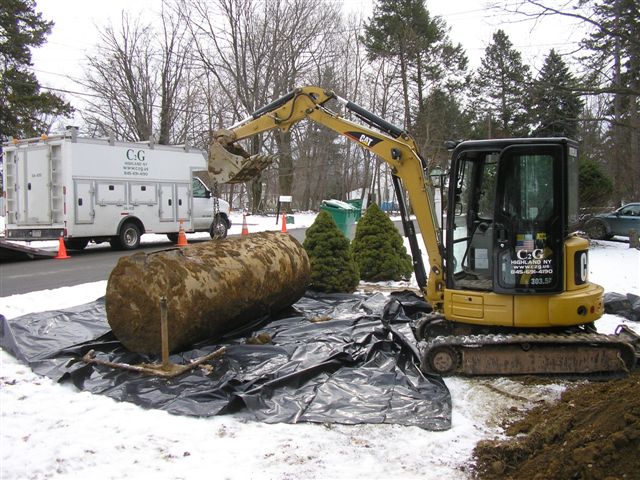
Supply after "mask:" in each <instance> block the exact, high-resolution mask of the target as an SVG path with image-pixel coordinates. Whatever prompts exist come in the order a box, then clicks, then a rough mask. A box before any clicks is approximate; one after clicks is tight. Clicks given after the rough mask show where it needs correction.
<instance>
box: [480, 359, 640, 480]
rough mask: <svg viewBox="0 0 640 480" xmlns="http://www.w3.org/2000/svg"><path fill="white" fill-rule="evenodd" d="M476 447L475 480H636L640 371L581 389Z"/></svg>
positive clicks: (638, 473) (639, 455)
mask: <svg viewBox="0 0 640 480" xmlns="http://www.w3.org/2000/svg"><path fill="white" fill-rule="evenodd" d="M506 433H507V435H508V436H509V437H511V438H509V439H507V440H504V441H494V440H487V441H483V442H480V443H478V445H477V446H476V448H475V451H474V455H475V461H476V465H475V466H476V477H477V478H478V479H525V478H526V479H534V480H538V479H539V480H542V479H545V480H546V479H556V480H562V479H585V480H588V479H594V480H595V479H598V480H600V479H605V480H613V479H640V370H636V371H635V372H634V373H633V374H632V375H630V376H629V377H627V378H624V379H619V380H611V381H609V382H598V383H584V384H579V385H576V386H574V387H572V388H570V389H568V390H567V391H566V392H564V394H563V395H562V397H561V398H560V400H559V401H558V402H557V403H554V404H551V405H547V404H545V405H540V406H538V407H536V408H534V409H533V410H531V411H529V412H528V413H527V414H526V416H525V417H524V418H522V419H520V420H516V421H514V422H513V423H511V424H510V425H508V426H507V429H506Z"/></svg>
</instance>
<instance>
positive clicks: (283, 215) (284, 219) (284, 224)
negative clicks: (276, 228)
mask: <svg viewBox="0 0 640 480" xmlns="http://www.w3.org/2000/svg"><path fill="white" fill-rule="evenodd" d="M282 233H287V214H286V213H283V214H282Z"/></svg>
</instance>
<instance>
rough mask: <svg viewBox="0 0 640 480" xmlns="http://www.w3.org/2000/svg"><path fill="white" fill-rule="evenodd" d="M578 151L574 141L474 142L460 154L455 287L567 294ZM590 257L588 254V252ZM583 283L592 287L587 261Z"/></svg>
mask: <svg viewBox="0 0 640 480" xmlns="http://www.w3.org/2000/svg"><path fill="white" fill-rule="evenodd" d="M577 168H578V167H577V146H576V144H575V143H574V142H573V141H571V140H568V139H563V138H551V139H515V140H514V139H509V140H483V141H468V142H463V143H461V144H459V145H458V146H457V147H456V149H455V150H454V152H453V155H452V165H451V179H450V190H449V198H448V204H449V205H450V206H452V208H450V209H449V215H448V216H447V220H448V222H447V235H446V238H447V243H446V252H447V258H446V261H447V267H448V268H447V275H446V279H447V288H450V289H457V290H478V291H492V292H495V293H503V294H516V295H517V294H536V293H545V294H552V293H560V292H562V291H563V290H564V288H565V285H564V281H563V280H564V278H565V272H564V255H565V252H564V240H565V238H567V237H568V236H569V234H570V233H571V227H572V226H573V225H574V224H575V220H576V218H577V195H578V191H577V182H576V181H570V179H574V178H577ZM585 255H586V252H585ZM579 261H581V262H583V263H584V265H583V264H580V265H579V267H580V269H579V273H580V278H579V279H577V280H578V284H580V283H586V281H587V278H586V273H587V271H586V269H585V268H584V267H585V265H586V257H585V258H582V257H580V258H579Z"/></svg>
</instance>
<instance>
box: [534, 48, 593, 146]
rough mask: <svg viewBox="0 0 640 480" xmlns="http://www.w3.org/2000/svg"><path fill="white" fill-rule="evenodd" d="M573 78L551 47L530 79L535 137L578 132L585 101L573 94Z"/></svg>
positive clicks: (573, 134) (566, 134) (560, 135)
mask: <svg viewBox="0 0 640 480" xmlns="http://www.w3.org/2000/svg"><path fill="white" fill-rule="evenodd" d="M576 85H577V82H576V79H575V78H574V76H573V75H572V74H571V72H570V71H569V67H567V64H566V63H564V61H563V60H562V57H561V56H560V55H558V54H557V53H556V52H555V50H553V49H552V50H551V51H550V52H549V55H548V56H547V57H546V58H545V61H544V65H543V67H542V70H541V71H540V76H539V77H538V79H537V80H535V81H534V82H533V89H532V102H533V109H532V110H533V114H534V118H535V120H536V123H537V124H538V126H537V127H536V129H535V131H534V135H535V136H537V137H569V138H576V137H577V135H578V125H579V121H578V117H579V115H580V113H581V112H582V107H583V105H584V102H583V101H582V100H581V99H580V97H579V96H578V95H577V94H576V93H575V91H574V90H575V87H576Z"/></svg>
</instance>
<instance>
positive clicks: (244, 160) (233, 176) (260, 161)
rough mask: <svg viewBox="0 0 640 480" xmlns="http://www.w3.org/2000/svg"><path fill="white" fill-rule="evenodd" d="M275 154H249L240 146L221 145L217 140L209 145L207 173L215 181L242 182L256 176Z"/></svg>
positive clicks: (269, 163) (270, 161) (272, 159)
mask: <svg viewBox="0 0 640 480" xmlns="http://www.w3.org/2000/svg"><path fill="white" fill-rule="evenodd" d="M275 158H276V155H249V154H248V153H247V152H246V151H245V150H244V149H243V148H242V147H240V146H238V145H233V144H229V145H228V146H226V147H225V146H223V145H222V144H221V143H220V142H219V141H218V140H214V141H213V142H211V145H210V146H209V166H208V169H209V175H210V179H211V181H212V182H215V183H242V182H246V181H248V180H251V179H252V178H255V177H257V176H258V175H260V173H261V172H262V171H263V170H264V169H265V168H267V167H268V166H269V165H271V163H272V162H273V161H274V160H275Z"/></svg>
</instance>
